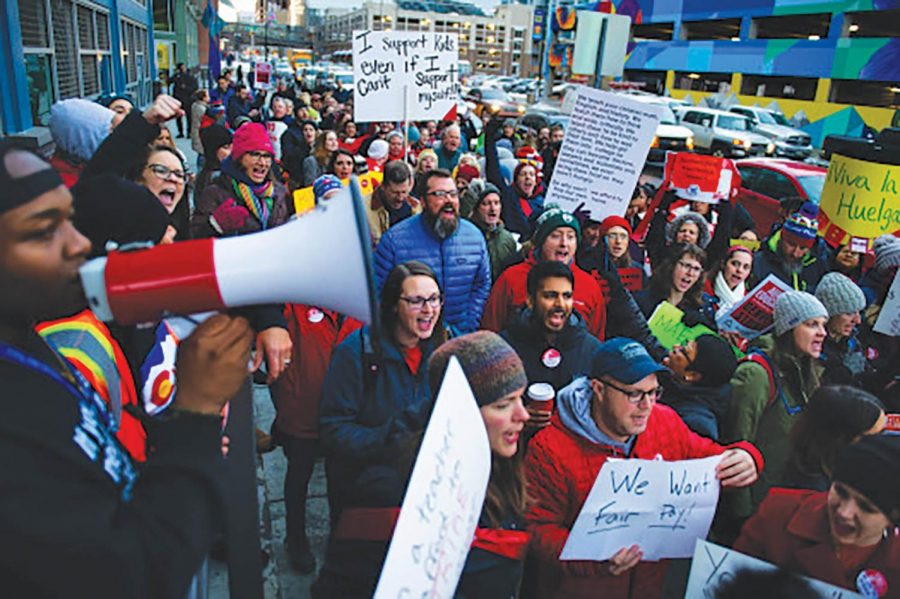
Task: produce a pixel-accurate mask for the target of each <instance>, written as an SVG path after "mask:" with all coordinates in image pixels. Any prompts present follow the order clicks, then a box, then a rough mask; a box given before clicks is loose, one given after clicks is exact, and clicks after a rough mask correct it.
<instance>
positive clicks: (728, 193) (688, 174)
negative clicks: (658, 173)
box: [665, 152, 741, 204]
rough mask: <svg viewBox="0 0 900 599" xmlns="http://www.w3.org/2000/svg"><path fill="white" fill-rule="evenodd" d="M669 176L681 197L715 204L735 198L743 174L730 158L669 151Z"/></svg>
mask: <svg viewBox="0 0 900 599" xmlns="http://www.w3.org/2000/svg"><path fill="white" fill-rule="evenodd" d="M665 179H666V180H667V181H668V182H669V189H673V190H675V192H676V195H677V196H678V197H679V198H682V199H685V200H689V201H693V202H707V203H710V204H715V203H717V202H719V201H720V200H727V199H729V198H731V197H732V196H733V195H734V194H735V192H736V190H737V189H738V188H739V187H740V186H741V176H740V174H739V173H738V171H737V169H736V168H735V167H734V162H732V161H731V159H730V158H720V157H717V156H706V155H704V154H691V153H688V152H669V153H668V154H667V155H666V170H665Z"/></svg>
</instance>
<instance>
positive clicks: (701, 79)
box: [675, 71, 731, 92]
mask: <svg viewBox="0 0 900 599" xmlns="http://www.w3.org/2000/svg"><path fill="white" fill-rule="evenodd" d="M730 83H731V73H692V72H687V71H676V72H675V89H689V90H692V91H700V92H718V91H721V90H724V89H725V86H726V85H729V84H730Z"/></svg>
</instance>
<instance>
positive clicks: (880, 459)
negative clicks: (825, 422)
mask: <svg viewBox="0 0 900 599" xmlns="http://www.w3.org/2000/svg"><path fill="white" fill-rule="evenodd" d="M833 479H834V480H835V481H840V482H842V483H844V484H846V485H847V486H849V487H852V488H853V490H855V491H858V492H859V493H862V494H863V495H865V496H866V497H867V498H868V499H869V500H870V501H871V502H872V503H874V504H875V505H877V506H878V509H880V510H881V511H882V512H883V513H884V515H885V516H887V517H888V518H890V519H892V521H893V523H894V524H900V435H886V434H881V435H869V436H864V437H863V438H861V439H860V440H859V441H857V442H856V443H853V444H852V445H849V446H847V447H845V448H844V449H843V450H842V451H841V453H840V454H839V455H838V459H837V463H836V464H835V467H834V477H833Z"/></svg>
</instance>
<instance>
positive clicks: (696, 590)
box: [684, 539, 862, 599]
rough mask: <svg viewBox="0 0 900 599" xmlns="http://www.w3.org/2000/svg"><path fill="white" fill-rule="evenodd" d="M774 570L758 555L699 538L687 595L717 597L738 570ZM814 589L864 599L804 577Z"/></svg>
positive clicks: (831, 597)
mask: <svg viewBox="0 0 900 599" xmlns="http://www.w3.org/2000/svg"><path fill="white" fill-rule="evenodd" d="M747 570H750V571H753V572H771V571H774V570H777V567H776V566H775V565H773V564H770V563H769V562H765V561H763V560H761V559H757V558H755V557H750V556H749V555H745V554H743V553H740V552H738V551H734V550H733V549H728V548H726V547H721V546H719V545H716V544H715V543H710V542H709V541H704V540H702V539H697V546H696V548H695V549H694V559H693V560H691V573H690V576H689V577H688V584H687V590H686V591H685V593H684V596H685V597H692V598H693V597H696V598H697V599H706V598H707V597H718V596H719V594H718V592H719V589H720V587H722V586H724V585H726V584H728V583H729V582H730V581H731V580H733V579H734V577H735V575H736V574H737V573H738V572H742V571H747ZM800 578H802V579H803V580H805V581H806V582H807V583H808V584H809V586H810V587H811V588H812V590H813V591H815V592H817V593H818V595H819V596H820V597H823V598H826V599H862V595H859V594H857V593H854V592H853V591H848V590H847V589H842V588H840V587H836V586H834V585H831V584H828V583H827V582H822V581H821V580H813V579H812V578H806V577H805V576H801V577H800Z"/></svg>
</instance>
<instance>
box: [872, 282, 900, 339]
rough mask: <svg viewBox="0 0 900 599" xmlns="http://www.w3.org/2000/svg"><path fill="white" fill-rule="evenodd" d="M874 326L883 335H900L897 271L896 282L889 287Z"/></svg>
mask: <svg viewBox="0 0 900 599" xmlns="http://www.w3.org/2000/svg"><path fill="white" fill-rule="evenodd" d="M898 272H900V271H898ZM872 328H873V330H874V331H875V332H876V333H881V334H882V335H888V336H889V337H897V336H900V276H897V274H896V273H895V274H894V282H893V283H891V288H890V289H888V293H887V297H886V298H885V300H884V304H883V305H882V306H881V312H879V314H878V320H876V321H875V326H874V327H872Z"/></svg>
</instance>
